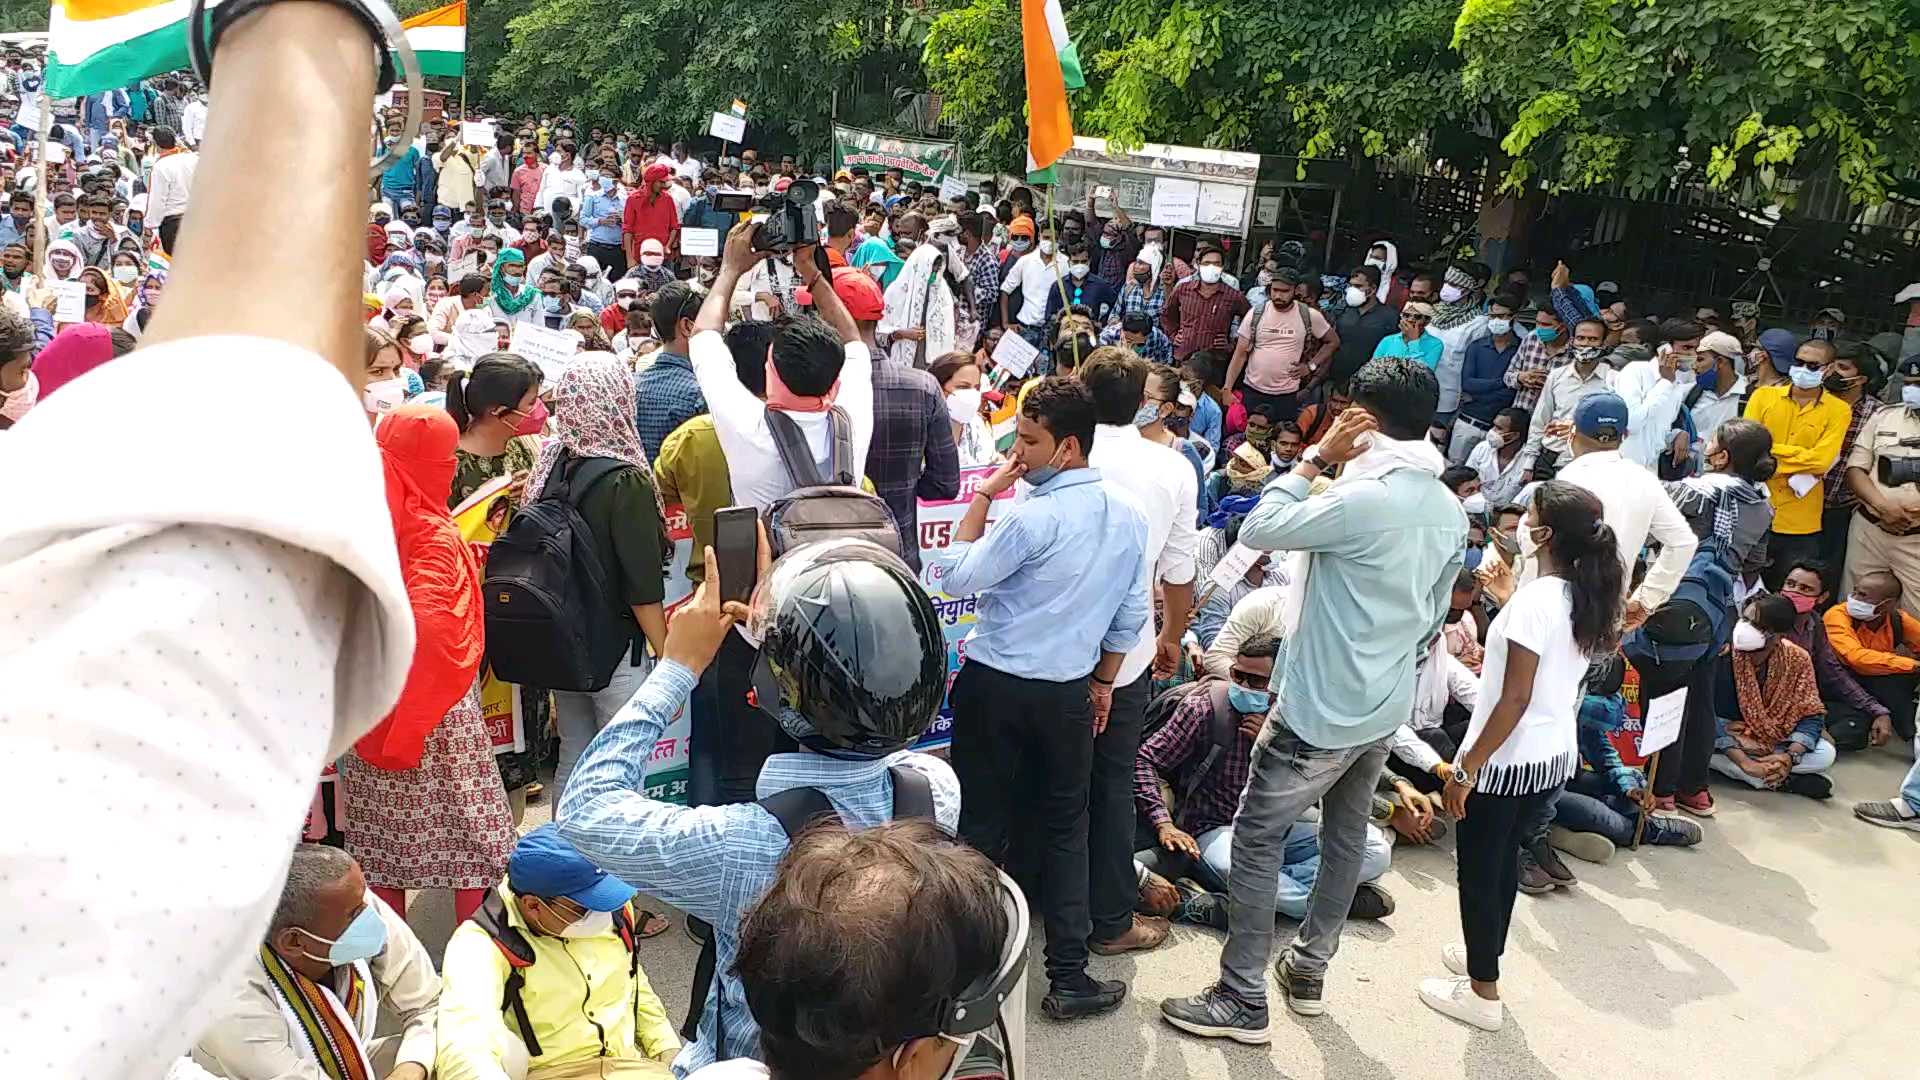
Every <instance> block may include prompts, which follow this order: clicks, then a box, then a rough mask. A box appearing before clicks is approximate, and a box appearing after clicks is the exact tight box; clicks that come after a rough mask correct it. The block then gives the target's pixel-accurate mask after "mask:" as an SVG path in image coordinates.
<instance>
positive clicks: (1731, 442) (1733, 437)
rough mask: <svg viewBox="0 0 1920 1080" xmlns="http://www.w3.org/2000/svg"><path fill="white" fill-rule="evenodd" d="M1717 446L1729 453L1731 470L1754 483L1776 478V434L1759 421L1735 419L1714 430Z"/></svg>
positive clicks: (1728, 467) (1728, 458)
mask: <svg viewBox="0 0 1920 1080" xmlns="http://www.w3.org/2000/svg"><path fill="white" fill-rule="evenodd" d="M1713 442H1714V445H1716V446H1718V447H1719V448H1720V449H1722V450H1725V451H1726V452H1727V471H1728V472H1730V473H1732V474H1733V475H1735V476H1737V477H1739V478H1740V479H1742V480H1746V481H1748V482H1750V483H1754V484H1764V483H1766V482H1767V481H1768V480H1770V479H1772V478H1773V473H1774V470H1775V469H1776V468H1778V466H1779V462H1777V461H1775V460H1774V459H1773V432H1771V431H1768V430H1767V428H1766V426H1765V425H1763V424H1761V423H1760V422H1759V421H1757V420H1746V419H1740V418H1735V419H1732V420H1728V421H1727V422H1725V423H1723V424H1721V425H1720V426H1719V427H1717V428H1714V429H1713Z"/></svg>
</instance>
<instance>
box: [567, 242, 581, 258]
mask: <svg viewBox="0 0 1920 1080" xmlns="http://www.w3.org/2000/svg"><path fill="white" fill-rule="evenodd" d="M567 261H568V262H579V261H580V238H579V237H577V236H569V237H567Z"/></svg>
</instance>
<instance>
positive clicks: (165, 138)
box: [147, 127, 200, 229]
mask: <svg viewBox="0 0 1920 1080" xmlns="http://www.w3.org/2000/svg"><path fill="white" fill-rule="evenodd" d="M153 145H155V146H157V147H159V148H160V156H159V157H157V158H155V159H154V162H153V175H152V176H151V177H150V178H149V179H148V180H147V223H148V224H149V225H150V226H152V227H153V228H156V229H157V228H159V227H160V224H161V222H164V221H166V220H167V219H168V218H170V217H174V216H176V215H179V214H184V213H186V212H187V197H188V196H189V195H190V194H191V193H192V189H193V172H194V170H195V169H196V168H198V167H199V165H200V155H199V154H196V153H194V152H193V151H191V150H188V149H186V148H185V147H183V146H181V145H180V137H179V136H178V135H177V134H175V133H174V131H173V129H172V128H169V127H157V128H154V129H153Z"/></svg>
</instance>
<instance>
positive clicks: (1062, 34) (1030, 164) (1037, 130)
mask: <svg viewBox="0 0 1920 1080" xmlns="http://www.w3.org/2000/svg"><path fill="white" fill-rule="evenodd" d="M1020 35H1021V40H1022V41H1023V43H1024V45H1025V50H1026V57H1027V171H1028V172H1029V173H1034V172H1039V171H1040V170H1042V169H1048V168H1052V166H1053V163H1054V162H1056V161H1058V160H1060V155H1062V154H1064V153H1066V152H1067V151H1068V150H1070V149H1072V147H1073V117H1071V116H1070V115H1068V113H1067V91H1068V90H1078V89H1080V88H1081V87H1083V86H1085V85H1087V80H1086V79H1085V78H1084V77H1083V76H1082V75H1081V74H1080V54H1079V53H1078V52H1077V51H1076V50H1075V49H1074V47H1073V42H1072V40H1070V39H1069V38H1068V37H1067V20H1066V16H1064V15H1062V14H1061V13H1060V0H1020Z"/></svg>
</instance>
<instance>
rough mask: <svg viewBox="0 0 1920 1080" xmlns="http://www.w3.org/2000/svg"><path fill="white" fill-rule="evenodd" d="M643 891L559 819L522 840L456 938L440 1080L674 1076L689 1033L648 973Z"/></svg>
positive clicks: (444, 1003)
mask: <svg viewBox="0 0 1920 1080" xmlns="http://www.w3.org/2000/svg"><path fill="white" fill-rule="evenodd" d="M633 896H634V889H633V886H631V885H628V884H627V883H626V882H624V881H621V880H620V879H619V878H616V877H614V876H612V875H610V874H608V873H607V872H606V871H604V870H602V869H600V868H599V867H597V866H595V865H593V864H592V863H591V862H588V861H587V857H586V856H584V855H582V854H580V853H579V852H578V851H575V850H574V848H573V845H572V844H569V843H567V842H566V840H565V839H563V838H562V837H561V836H560V830H559V829H557V828H555V827H554V826H553V825H552V824H546V825H542V826H540V827H539V828H537V829H535V830H533V831H532V832H530V833H528V834H527V835H525V836H523V837H521V838H520V842H519V843H518V844H515V845H514V848H513V854H511V855H509V856H508V857H507V880H506V881H504V882H502V883H501V884H500V885H498V886H497V887H495V889H494V891H493V894H492V895H490V896H489V897H488V898H487V900H486V902H485V903H483V904H481V905H480V910H479V911H478V912H476V913H475V915H474V917H473V918H471V919H468V920H467V921H466V922H464V923H461V924H460V926H459V927H458V928H457V929H455V930H454V932H453V938H452V939H451V940H449V941H448V942H447V952H446V957H445V960H444V961H443V962H442V964H441V968H442V970H443V971H444V973H445V978H446V988H445V991H444V993H443V995H442V999H441V1009H440V1053H439V1069H438V1072H437V1074H436V1075H438V1076H439V1077H440V1078H441V1080H500V1078H502V1077H506V1076H514V1077H521V1076H524V1077H526V1078H527V1080H574V1078H581V1080H584V1078H587V1077H604V1078H607V1080H613V1078H616V1077H618V1078H631V1080H649V1078H654V1080H664V1078H667V1077H671V1076H672V1075H673V1070H671V1069H669V1068H668V1067H667V1063H668V1062H671V1061H672V1060H673V1058H674V1055H675V1054H678V1053H679V1052H680V1039H679V1038H678V1037H677V1036H676V1035H674V1032H673V1024H672V1023H671V1022H670V1021H669V1020H668V1019H667V1010H666V1008H665V1007H664V1006H662V1005H661V1004H660V999H659V997H657V996H656V995H655V994H654V992H653V986H652V985H651V984H649V983H648V982H647V976H646V973H645V972H642V971H641V970H640V954H639V952H638V951H637V949H636V946H638V944H639V939H638V937H637V931H638V929H639V924H640V922H641V921H642V920H644V918H645V916H644V915H642V914H640V913H639V912H638V911H636V909H635V908H634V906H633V904H632V900H633Z"/></svg>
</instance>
